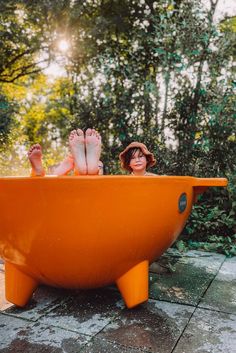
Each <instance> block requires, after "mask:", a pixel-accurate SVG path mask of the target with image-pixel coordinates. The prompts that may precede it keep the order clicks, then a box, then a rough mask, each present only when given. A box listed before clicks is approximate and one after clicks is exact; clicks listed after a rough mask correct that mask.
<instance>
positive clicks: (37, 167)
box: [28, 143, 45, 176]
mask: <svg viewBox="0 0 236 353" xmlns="http://www.w3.org/2000/svg"><path fill="white" fill-rule="evenodd" d="M28 158H29V161H30V164H31V166H32V173H31V175H32V176H43V175H45V172H44V169H43V164H42V148H41V146H40V145H39V144H38V143H37V144H36V145H33V146H32V147H31V148H30V149H29V152H28Z"/></svg>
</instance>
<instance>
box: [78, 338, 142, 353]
mask: <svg viewBox="0 0 236 353" xmlns="http://www.w3.org/2000/svg"><path fill="white" fill-rule="evenodd" d="M111 352H112V353H142V352H145V353H146V352H147V351H146V350H142V349H135V348H133V347H130V346H124V345H122V344H119V343H114V342H109V341H108V340H106V339H98V338H95V339H94V340H91V341H90V342H89V343H88V344H87V345H86V346H85V348H83V349H82V350H81V351H80V353H111Z"/></svg>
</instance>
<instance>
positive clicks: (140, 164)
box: [129, 149, 147, 174]
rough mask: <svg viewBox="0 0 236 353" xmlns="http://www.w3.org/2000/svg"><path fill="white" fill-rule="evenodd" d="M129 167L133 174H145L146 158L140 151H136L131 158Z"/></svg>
mask: <svg viewBox="0 0 236 353" xmlns="http://www.w3.org/2000/svg"><path fill="white" fill-rule="evenodd" d="M129 166H130V168H132V170H133V173H134V174H135V172H138V173H141V172H144V173H145V172H146V167H147V158H146V156H145V155H144V154H143V152H142V151H141V150H140V149H137V151H136V152H134V153H133V155H132V156H131V159H130V163H129Z"/></svg>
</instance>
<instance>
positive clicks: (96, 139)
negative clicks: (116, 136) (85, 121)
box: [85, 129, 102, 175]
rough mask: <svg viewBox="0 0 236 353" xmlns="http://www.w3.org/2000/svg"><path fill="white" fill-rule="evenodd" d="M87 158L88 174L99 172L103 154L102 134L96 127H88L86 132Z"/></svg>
mask: <svg viewBox="0 0 236 353" xmlns="http://www.w3.org/2000/svg"><path fill="white" fill-rule="evenodd" d="M85 143H86V158H87V166H88V174H90V175H96V174H98V163H99V158H100V155H101V144H102V142H101V136H100V134H99V133H98V132H97V131H96V130H94V129H87V130H86V132H85Z"/></svg>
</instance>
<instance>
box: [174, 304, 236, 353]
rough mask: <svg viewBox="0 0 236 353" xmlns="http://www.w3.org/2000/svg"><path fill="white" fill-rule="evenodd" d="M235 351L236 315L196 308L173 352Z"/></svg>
mask: <svg viewBox="0 0 236 353" xmlns="http://www.w3.org/2000/svg"><path fill="white" fill-rule="evenodd" d="M208 352H209V353H223V352H224V353H235V352H236V316H235V315H230V314H226V313H220V312H216V311H211V310H204V309H196V311H195V312H194V314H193V316H192V318H191V320H190V322H189V324H188V326H187V328H186V330H185V332H184V334H183V335H182V337H181V339H180V340H179V342H178V344H177V346H176V348H175V350H174V352H173V353H208Z"/></svg>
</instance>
